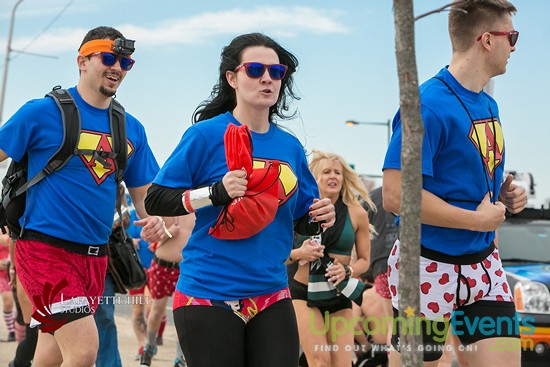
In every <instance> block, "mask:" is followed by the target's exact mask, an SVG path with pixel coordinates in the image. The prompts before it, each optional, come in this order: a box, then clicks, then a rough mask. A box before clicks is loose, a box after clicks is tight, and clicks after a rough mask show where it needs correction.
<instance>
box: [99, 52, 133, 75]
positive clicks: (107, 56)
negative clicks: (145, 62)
mask: <svg viewBox="0 0 550 367" xmlns="http://www.w3.org/2000/svg"><path fill="white" fill-rule="evenodd" d="M95 55H101V62H102V63H103V65H105V66H113V65H114V64H116V62H117V60H118V61H119V62H120V68H121V69H122V70H124V71H129V70H130V69H132V66H134V64H135V62H136V61H135V60H134V59H132V58H130V57H126V56H119V55H116V54H114V53H111V52H94V53H93V54H91V55H90V56H95Z"/></svg>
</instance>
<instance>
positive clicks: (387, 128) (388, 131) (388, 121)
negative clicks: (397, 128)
mask: <svg viewBox="0 0 550 367" xmlns="http://www.w3.org/2000/svg"><path fill="white" fill-rule="evenodd" d="M345 124H346V125H347V126H355V125H375V126H385V127H386V131H387V142H388V145H390V136H391V120H390V119H388V120H387V121H386V122H370V121H355V120H347V121H346V122H345Z"/></svg>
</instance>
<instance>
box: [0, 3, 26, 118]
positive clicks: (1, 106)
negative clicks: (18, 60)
mask: <svg viewBox="0 0 550 367" xmlns="http://www.w3.org/2000/svg"><path fill="white" fill-rule="evenodd" d="M22 2H23V0H17V2H16V3H15V5H14V7H13V10H12V13H11V19H10V30H9V33H8V45H7V47H6V61H5V63H4V78H3V79H2V95H1V96H0V125H2V123H3V122H4V121H3V118H2V116H3V113H4V98H5V95H6V84H7V82H8V66H9V64H10V54H11V51H12V50H11V39H12V37H13V23H14V20H15V10H16V9H17V6H19V4H21V3H22Z"/></svg>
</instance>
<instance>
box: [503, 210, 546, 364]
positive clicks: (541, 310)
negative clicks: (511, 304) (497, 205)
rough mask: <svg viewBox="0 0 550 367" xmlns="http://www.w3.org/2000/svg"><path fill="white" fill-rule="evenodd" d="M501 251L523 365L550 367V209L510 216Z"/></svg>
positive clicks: (504, 226)
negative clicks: (516, 318) (516, 321)
mask: <svg viewBox="0 0 550 367" xmlns="http://www.w3.org/2000/svg"><path fill="white" fill-rule="evenodd" d="M498 247H499V252H500V258H501V260H502V263H503V266H504V269H505V270H506V274H507V277H508V283H509V285H510V289H511V290H512V291H513V294H514V299H515V302H516V309H517V313H518V320H519V321H520V322H519V325H520V334H521V348H522V365H523V366H538V365H540V366H550V209H548V208H546V209H545V208H540V209H533V208H526V209H525V210H524V211H523V212H521V213H519V214H516V215H511V216H509V217H508V218H507V219H506V221H505V222H504V223H503V224H502V225H501V227H500V228H499V230H498Z"/></svg>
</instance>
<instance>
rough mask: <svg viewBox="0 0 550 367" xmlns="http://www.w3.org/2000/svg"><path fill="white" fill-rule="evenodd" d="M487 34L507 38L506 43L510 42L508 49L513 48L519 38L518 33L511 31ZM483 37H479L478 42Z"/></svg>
mask: <svg viewBox="0 0 550 367" xmlns="http://www.w3.org/2000/svg"><path fill="white" fill-rule="evenodd" d="M487 33H489V34H492V35H493V36H508V42H510V47H514V46H515V45H516V42H517V41H518V38H519V32H518V31H512V32H487ZM482 36H483V35H481V36H479V38H478V39H477V40H478V41H479V40H480V39H481V37H482Z"/></svg>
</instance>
